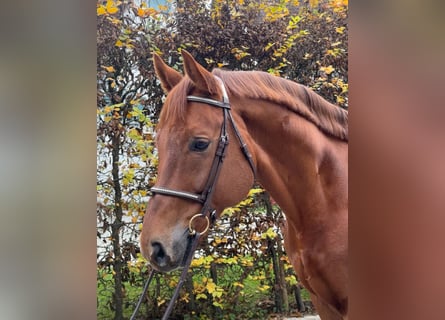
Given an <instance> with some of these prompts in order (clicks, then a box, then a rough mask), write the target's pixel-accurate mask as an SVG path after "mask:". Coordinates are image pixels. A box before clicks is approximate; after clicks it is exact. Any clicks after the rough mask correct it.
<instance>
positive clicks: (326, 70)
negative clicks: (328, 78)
mask: <svg viewBox="0 0 445 320" xmlns="http://www.w3.org/2000/svg"><path fill="white" fill-rule="evenodd" d="M320 71H323V72H324V73H326V74H331V73H332V72H334V71H335V69H334V67H333V66H331V65H330V66H328V67H320Z"/></svg>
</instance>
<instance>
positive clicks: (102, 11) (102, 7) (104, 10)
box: [97, 6, 107, 16]
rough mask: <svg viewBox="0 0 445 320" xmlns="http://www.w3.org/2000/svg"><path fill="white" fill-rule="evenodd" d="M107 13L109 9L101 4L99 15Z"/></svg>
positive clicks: (98, 10) (98, 9)
mask: <svg viewBox="0 0 445 320" xmlns="http://www.w3.org/2000/svg"><path fill="white" fill-rule="evenodd" d="M105 13H107V10H106V9H105V7H104V6H99V8H97V15H98V16H101V15H103V14H105Z"/></svg>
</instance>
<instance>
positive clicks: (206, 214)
mask: <svg viewBox="0 0 445 320" xmlns="http://www.w3.org/2000/svg"><path fill="white" fill-rule="evenodd" d="M215 78H216V80H217V81H218V82H219V84H220V88H221V91H222V96H223V101H218V100H213V99H209V98H204V97H198V96H187V101H192V102H199V103H204V104H207V105H209V106H212V107H218V108H221V109H222V110H223V123H222V125H221V132H220V136H219V141H218V146H217V148H216V152H215V157H214V159H213V163H212V166H211V168H210V172H209V177H208V178H207V182H206V184H205V187H204V190H203V191H202V192H201V193H199V194H198V193H192V192H187V191H181V190H174V189H170V188H167V187H157V186H154V187H152V188H151V189H150V191H151V192H152V193H153V194H159V195H165V196H172V197H178V198H182V199H186V200H192V201H196V202H199V203H201V204H202V208H201V212H200V213H197V214H195V215H194V216H193V217H192V218H191V219H190V221H189V239H190V240H189V246H188V248H187V252H186V254H185V255H184V260H185V263H184V268H183V270H182V272H181V276H180V278H179V282H178V284H177V286H176V289H175V292H174V293H173V297H172V298H171V299H170V303H169V304H168V307H167V310H166V311H165V313H164V316H163V317H162V320H167V319H168V317H169V316H170V314H171V312H172V311H173V306H174V304H175V302H176V299H177V298H178V296H179V291H180V289H181V287H182V285H183V284H184V282H185V280H186V277H187V272H188V270H189V268H190V264H191V262H192V260H193V256H194V253H195V250H196V248H197V246H198V242H199V239H200V237H201V235H203V234H205V233H206V232H207V231H208V229H209V228H210V226H211V225H213V223H214V222H215V220H216V210H214V209H212V208H211V204H210V203H211V200H212V196H213V192H214V191H215V185H216V182H217V180H218V176H219V173H220V171H221V167H222V163H223V161H224V157H225V156H226V152H227V145H228V144H229V135H228V133H227V122H230V124H231V125H232V128H233V131H234V132H235V135H236V137H237V139H238V142H239V144H240V148H241V151H242V152H243V155H244V156H245V157H246V159H247V161H248V162H249V165H250V167H251V169H252V172H253V175H254V179H256V176H257V174H256V167H255V165H254V162H253V158H252V155H251V153H250V152H249V150H248V148H247V145H246V143H245V142H244V140H243V138H242V137H241V134H240V132H239V130H238V127H237V126H236V124H235V121H234V120H233V117H232V113H231V112H230V110H231V108H230V102H229V97H228V95H227V91H226V88H225V86H224V83H223V81H222V80H221V79H220V78H219V77H217V76H215ZM199 218H204V219H205V220H206V222H207V225H206V227H205V228H204V230H202V231H197V230H196V229H195V228H194V226H193V224H194V222H195V220H196V219H199ZM156 272H157V271H155V270H152V271H151V273H150V275H149V277H148V279H147V281H146V283H145V285H144V289H143V292H142V294H141V296H140V297H139V300H138V303H137V304H136V308H135V310H134V311H133V314H132V315H131V318H130V320H134V319H135V317H136V315H137V312H138V310H139V308H140V306H141V304H142V301H143V299H144V296H145V295H146V293H147V290H148V287H149V286H150V282H151V281H152V279H153V276H154V274H155V273H156Z"/></svg>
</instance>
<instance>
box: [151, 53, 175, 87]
mask: <svg viewBox="0 0 445 320" xmlns="http://www.w3.org/2000/svg"><path fill="white" fill-rule="evenodd" d="M153 64H154V66H155V72H156V75H157V76H158V78H159V80H160V81H161V85H162V88H163V89H164V91H165V92H166V93H168V92H169V91H170V90H171V89H173V87H174V86H176V85H177V84H178V83H179V81H181V79H182V75H181V74H180V73H179V72H178V71H176V70H175V69H173V68H171V67H169V66H168V65H166V64H165V62H164V61H163V60H162V58H161V57H160V56H158V55H157V54H156V53H153Z"/></svg>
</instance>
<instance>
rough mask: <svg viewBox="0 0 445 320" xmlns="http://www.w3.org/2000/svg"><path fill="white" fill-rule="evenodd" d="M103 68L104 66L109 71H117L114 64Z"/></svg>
mask: <svg viewBox="0 0 445 320" xmlns="http://www.w3.org/2000/svg"><path fill="white" fill-rule="evenodd" d="M102 68H104V69H105V70H107V71H108V72H115V71H116V70H115V69H114V67H113V66H109V67H107V66H102Z"/></svg>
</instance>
